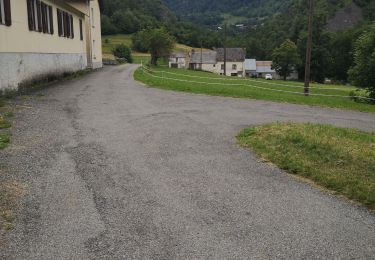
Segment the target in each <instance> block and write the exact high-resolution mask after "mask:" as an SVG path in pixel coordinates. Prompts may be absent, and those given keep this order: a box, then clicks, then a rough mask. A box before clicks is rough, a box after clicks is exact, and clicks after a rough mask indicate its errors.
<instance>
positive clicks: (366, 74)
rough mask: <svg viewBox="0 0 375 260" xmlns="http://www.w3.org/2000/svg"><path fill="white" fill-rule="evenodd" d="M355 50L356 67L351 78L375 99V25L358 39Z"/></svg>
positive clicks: (350, 71)
mask: <svg viewBox="0 0 375 260" xmlns="http://www.w3.org/2000/svg"><path fill="white" fill-rule="evenodd" d="M354 48H355V50H354V66H353V67H352V68H351V69H350V70H349V77H350V79H351V80H352V81H353V83H354V85H356V86H358V87H361V88H365V89H367V90H369V92H370V96H371V97H372V98H375V24H373V25H372V26H371V27H370V29H369V30H367V31H366V32H364V33H363V34H362V35H361V36H360V37H359V38H358V40H357V41H356V43H355V47H354Z"/></svg>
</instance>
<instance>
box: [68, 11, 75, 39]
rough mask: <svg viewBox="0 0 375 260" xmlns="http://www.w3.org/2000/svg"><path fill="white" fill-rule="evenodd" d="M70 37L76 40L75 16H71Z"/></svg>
mask: <svg viewBox="0 0 375 260" xmlns="http://www.w3.org/2000/svg"><path fill="white" fill-rule="evenodd" d="M69 17H70V28H71V29H70V36H71V38H72V39H74V20H73V15H70V16H69Z"/></svg>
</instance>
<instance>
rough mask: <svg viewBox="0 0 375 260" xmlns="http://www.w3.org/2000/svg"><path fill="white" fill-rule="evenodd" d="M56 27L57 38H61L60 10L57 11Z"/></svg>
mask: <svg viewBox="0 0 375 260" xmlns="http://www.w3.org/2000/svg"><path fill="white" fill-rule="evenodd" d="M57 27H58V32H59V36H62V16H61V11H60V9H57Z"/></svg>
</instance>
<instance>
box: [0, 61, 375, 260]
mask: <svg viewBox="0 0 375 260" xmlns="http://www.w3.org/2000/svg"><path fill="white" fill-rule="evenodd" d="M136 68H137V66H135V65H124V66H119V67H106V68H104V69H103V70H101V71H99V72H96V73H92V74H89V75H87V76H85V77H83V78H81V79H76V80H73V81H69V82H63V83H59V84H56V85H55V86H53V87H51V88H49V89H48V90H45V91H44V94H45V95H44V96H42V97H33V98H31V99H26V100H19V101H18V102H19V103H20V105H22V106H23V109H22V110H20V112H19V113H17V115H16V118H15V120H14V123H13V130H12V131H13V133H12V134H13V136H12V144H11V145H10V146H9V148H7V149H6V150H3V151H0V158H1V165H2V166H3V167H2V169H4V172H6V174H5V173H4V174H2V175H1V176H0V180H4V179H15V180H17V181H18V182H20V183H22V184H23V185H24V186H25V187H26V194H25V196H24V197H23V200H22V205H21V207H20V210H19V212H18V219H17V223H16V228H15V229H14V230H13V231H11V232H9V233H8V234H7V235H6V236H5V237H3V238H1V239H0V240H3V241H5V242H4V244H3V245H2V247H3V248H1V250H0V258H4V259H51V258H56V257H58V258H61V259H249V258H251V259H305V258H313V259H318V258H325V259H326V258H329V259H332V258H343V259H373V258H374V257H375V215H374V213H372V212H369V211H367V210H366V209H364V208H362V207H359V206H356V205H353V204H351V203H349V202H347V201H346V200H343V199H340V198H337V197H335V196H331V195H329V194H327V193H325V192H322V191H320V190H318V189H317V188H314V187H312V186H311V185H308V184H306V183H303V182H299V181H296V180H295V179H294V178H292V177H290V176H288V175H287V174H285V173H283V172H282V171H280V170H279V169H277V168H275V167H273V166H272V165H268V164H264V163H262V162H260V161H259V160H258V159H257V158H256V156H255V155H254V154H252V153H251V152H248V151H247V150H245V149H242V148H240V147H239V146H238V145H237V144H236V140H235V136H236V135H237V134H238V132H239V131H240V130H241V129H243V128H245V127H248V126H253V125H259V124H263V123H269V122H274V121H296V122H316V123H329V124H333V125H336V126H340V127H352V128H357V129H361V130H364V131H370V132H375V116H374V114H367V113H360V112H352V111H343V110H335V109H324V108H318V107H308V106H300V105H290V104H280V103H273V102H267V101H258V100H257V101H256V100H245V99H235V98H223V97H211V96H203V95H194V94H187V93H177V92H171V91H163V90H159V89H152V88H147V87H145V86H143V85H141V84H140V83H137V82H135V81H134V80H133V77H132V75H133V72H134V70H135V69H136Z"/></svg>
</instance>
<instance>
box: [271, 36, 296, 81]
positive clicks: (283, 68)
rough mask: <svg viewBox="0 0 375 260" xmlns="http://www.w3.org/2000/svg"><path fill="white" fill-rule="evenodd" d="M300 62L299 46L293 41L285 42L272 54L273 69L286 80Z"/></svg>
mask: <svg viewBox="0 0 375 260" xmlns="http://www.w3.org/2000/svg"><path fill="white" fill-rule="evenodd" d="M299 62H300V57H299V56H298V49H297V45H296V44H295V43H294V42H292V41H291V40H289V39H288V40H286V41H285V42H283V43H282V44H281V45H280V47H279V48H276V49H275V50H274V51H273V53H272V64H273V65H272V66H273V69H274V70H276V71H277V73H279V75H280V76H282V77H283V78H284V80H286V78H287V77H289V76H290V74H291V73H292V72H293V71H295V69H296V66H297V65H298V63H299Z"/></svg>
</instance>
